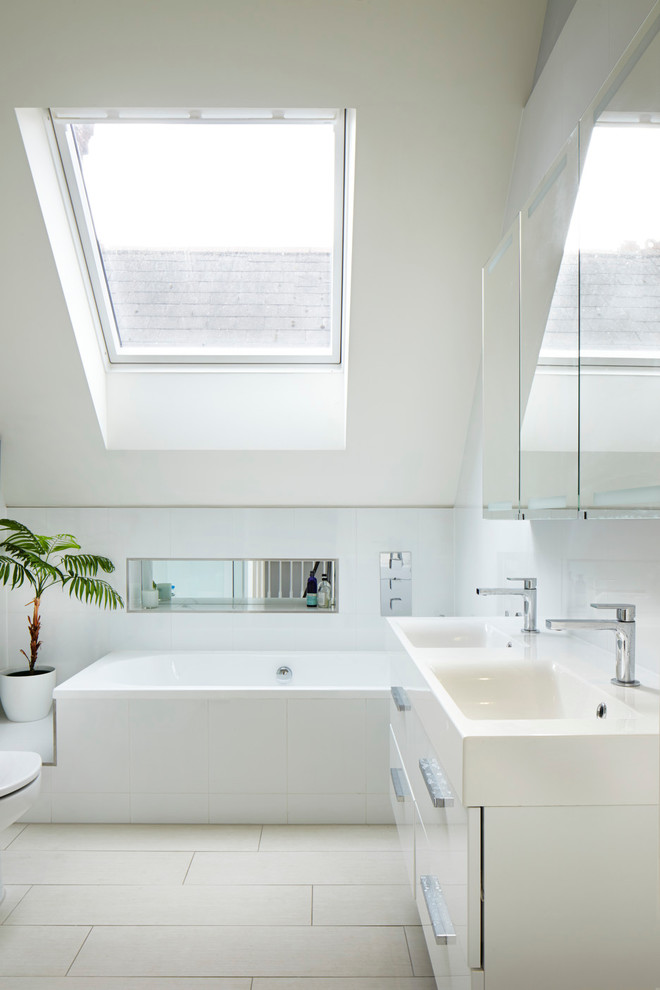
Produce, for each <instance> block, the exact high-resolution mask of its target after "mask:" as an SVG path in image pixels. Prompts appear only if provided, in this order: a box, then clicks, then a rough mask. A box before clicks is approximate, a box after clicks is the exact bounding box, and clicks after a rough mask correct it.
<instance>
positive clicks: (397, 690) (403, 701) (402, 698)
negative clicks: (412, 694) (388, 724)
mask: <svg viewBox="0 0 660 990" xmlns="http://www.w3.org/2000/svg"><path fill="white" fill-rule="evenodd" d="M390 691H391V693H392V698H393V699H394V704H395V705H396V710H397V711H398V712H409V711H410V699H409V697H408V695H407V694H406V692H405V691H404V690H403V688H402V687H393V688H390Z"/></svg>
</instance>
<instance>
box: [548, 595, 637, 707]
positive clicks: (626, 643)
mask: <svg viewBox="0 0 660 990" xmlns="http://www.w3.org/2000/svg"><path fill="white" fill-rule="evenodd" d="M591 607H592V608H615V609H616V619H546V620H545V624H546V626H547V627H548V629H557V630H562V629H589V630H592V631H593V630H596V631H597V630H600V629H607V630H609V631H610V632H613V633H614V635H615V636H616V677H613V678H612V684H623V685H625V686H626V687H637V685H638V684H639V681H636V680H635V606H634V605H606V604H601V603H600V602H597V603H595V604H593V605H592V606H591Z"/></svg>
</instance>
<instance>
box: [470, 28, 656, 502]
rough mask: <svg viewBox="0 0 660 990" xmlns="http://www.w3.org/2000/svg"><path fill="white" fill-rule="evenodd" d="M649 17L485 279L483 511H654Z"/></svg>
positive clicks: (652, 45)
mask: <svg viewBox="0 0 660 990" xmlns="http://www.w3.org/2000/svg"><path fill="white" fill-rule="evenodd" d="M658 175H660V17H656V18H655V20H654V21H652V22H651V23H649V24H648V25H647V26H646V28H645V29H644V30H643V31H642V32H640V35H639V37H638V38H637V39H636V41H635V43H634V44H633V45H631V47H630V49H629V51H628V52H627V53H626V55H625V56H624V57H623V58H622V59H621V61H620V62H619V65H618V66H617V68H616V70H615V72H614V73H613V75H612V76H611V77H610V79H609V80H608V81H607V83H606V84H605V86H604V87H603V89H602V90H601V92H600V93H599V94H598V96H597V97H596V99H595V100H594V102H593V104H592V106H591V107H589V109H588V110H587V112H586V113H585V114H584V116H583V117H582V118H581V120H580V121H579V122H578V124H577V126H576V127H575V129H574V131H573V133H572V134H571V135H570V137H569V139H568V141H567V142H566V144H565V146H564V148H563V149H562V151H561V153H560V155H559V156H558V157H557V159H556V160H555V162H554V163H553V164H552V166H551V168H550V169H549V170H548V172H547V174H546V175H545V177H544V178H543V180H542V181H541V183H540V184H539V186H538V188H537V189H536V191H535V192H534V195H533V196H532V197H531V198H530V200H529V201H528V203H526V204H525V206H524V208H523V210H522V211H521V213H520V214H519V216H518V217H517V218H516V221H515V222H514V224H513V226H512V228H511V229H510V230H509V232H508V233H507V235H506V236H505V238H504V239H503V241H502V243H501V245H500V246H499V247H498V248H497V250H496V251H495V252H494V253H493V255H492V257H491V259H490V260H489V261H488V263H487V264H486V266H485V268H484V273H483V334H484V336H483V375H484V379H483V398H484V461H483V478H484V492H483V496H484V515H485V516H486V517H489V518H525V519H534V518H544V519H547V518H556V517H559V518H562V517H563V518H576V517H578V516H585V515H586V516H588V517H589V518H591V517H607V516H612V517H629V516H660V196H659V195H658V178H657V177H658Z"/></svg>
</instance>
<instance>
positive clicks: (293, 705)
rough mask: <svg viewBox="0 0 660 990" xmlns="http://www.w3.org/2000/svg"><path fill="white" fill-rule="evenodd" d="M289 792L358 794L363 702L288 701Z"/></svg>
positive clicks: (362, 785) (362, 776)
mask: <svg viewBox="0 0 660 990" xmlns="http://www.w3.org/2000/svg"><path fill="white" fill-rule="evenodd" d="M288 704H289V709H288V728H289V732H288V762H289V792H290V793H291V794H351V793H354V794H364V793H365V790H366V781H365V772H366V770H365V733H366V717H365V716H366V703H365V702H364V701H363V700H359V699H355V700H350V701H325V700H322V699H319V700H316V699H313V700H301V701H289V703H288Z"/></svg>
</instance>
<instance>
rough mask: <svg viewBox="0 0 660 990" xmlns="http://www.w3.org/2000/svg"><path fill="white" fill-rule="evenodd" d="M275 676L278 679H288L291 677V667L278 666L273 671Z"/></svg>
mask: <svg viewBox="0 0 660 990" xmlns="http://www.w3.org/2000/svg"><path fill="white" fill-rule="evenodd" d="M275 676H276V677H277V679H278V681H290V680H291V678H292V677H293V671H292V670H291V667H278V668H277V670H276V671H275Z"/></svg>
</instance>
